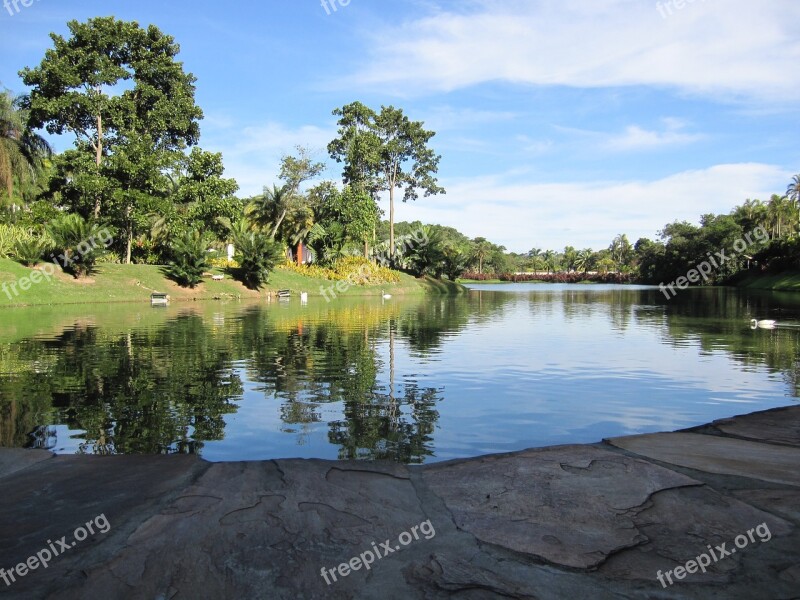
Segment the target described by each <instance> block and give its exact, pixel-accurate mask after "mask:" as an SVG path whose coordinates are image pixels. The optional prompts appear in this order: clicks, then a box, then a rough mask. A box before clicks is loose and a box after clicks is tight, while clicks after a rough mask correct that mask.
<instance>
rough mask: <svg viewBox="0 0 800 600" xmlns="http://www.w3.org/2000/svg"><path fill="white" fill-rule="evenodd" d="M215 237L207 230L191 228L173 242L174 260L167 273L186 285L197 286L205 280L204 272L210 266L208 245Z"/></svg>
mask: <svg viewBox="0 0 800 600" xmlns="http://www.w3.org/2000/svg"><path fill="white" fill-rule="evenodd" d="M213 241H214V240H213V238H212V236H211V235H209V234H208V233H207V232H202V233H201V232H200V231H199V230H198V229H190V230H189V231H186V232H185V233H184V234H183V235H182V236H180V237H178V238H177V239H176V240H174V241H173V242H172V244H171V250H172V260H171V261H170V264H169V266H168V267H167V269H166V272H167V274H168V275H169V276H170V277H172V278H173V279H174V280H175V281H177V282H178V283H179V284H180V285H182V286H184V287H186V286H188V287H191V288H193V287H196V286H197V284H199V283H200V282H201V281H202V280H203V273H204V272H205V271H207V270H208V269H209V268H210V266H211V265H210V264H209V258H208V247H209V246H210V245H211V243H213Z"/></svg>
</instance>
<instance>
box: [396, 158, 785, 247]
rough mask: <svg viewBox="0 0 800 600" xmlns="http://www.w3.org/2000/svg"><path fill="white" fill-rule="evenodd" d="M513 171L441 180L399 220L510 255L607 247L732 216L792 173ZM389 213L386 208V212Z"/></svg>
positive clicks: (749, 166)
mask: <svg viewBox="0 0 800 600" xmlns="http://www.w3.org/2000/svg"><path fill="white" fill-rule="evenodd" d="M515 177H516V176H515V175H514V174H510V173H503V174H498V175H496V176H485V177H476V178H471V179H464V180H460V181H455V182H452V181H450V182H448V181H445V182H443V185H444V186H445V188H446V189H447V194H446V195H444V196H434V197H430V198H420V199H419V200H417V201H416V202H410V203H408V204H400V203H398V204H397V212H396V217H397V219H398V220H400V221H413V220H416V219H419V220H421V221H423V222H428V223H440V224H442V225H450V226H453V227H456V228H457V229H459V230H460V231H462V232H463V233H465V234H466V235H468V236H470V237H477V236H483V237H486V238H488V239H490V240H491V241H493V242H495V243H499V244H503V245H505V246H506V247H507V248H508V249H509V250H513V251H516V252H526V251H527V250H529V249H530V248H532V247H539V248H551V249H554V250H559V249H562V248H563V247H564V246H565V245H567V244H571V245H574V246H577V247H592V248H594V249H595V250H597V249H600V248H603V247H606V246H607V245H608V244H609V243H610V242H611V240H612V239H613V238H614V236H616V235H617V234H619V233H626V234H627V235H628V237H629V238H630V239H631V241H636V240H637V239H638V238H639V237H650V238H651V239H652V238H654V237H655V235H656V232H657V231H658V230H660V229H662V228H663V227H664V225H666V224H667V223H671V222H672V221H674V220H687V221H690V222H694V223H697V222H698V221H699V217H700V215H701V214H703V213H728V212H730V210H731V209H732V208H733V207H734V206H735V205H737V204H741V203H743V202H744V201H745V200H746V199H748V198H761V199H768V198H769V196H770V195H771V194H772V193H775V192H779V191H781V190H783V189H785V187H786V182H787V181H789V180H790V179H791V173H790V172H789V171H787V170H784V169H781V168H779V167H777V166H774V165H766V164H758V163H744V164H726V165H717V166H713V167H710V168H707V169H703V170H696V171H685V172H682V173H676V174H674V175H671V176H668V177H664V178H662V179H658V180H653V181H595V182H583V183H570V184H565V183H510V181H513V180H514V178H515ZM384 208H385V207H384Z"/></svg>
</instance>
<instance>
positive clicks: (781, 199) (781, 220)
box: [767, 194, 795, 239]
mask: <svg viewBox="0 0 800 600" xmlns="http://www.w3.org/2000/svg"><path fill="white" fill-rule="evenodd" d="M794 212H795V211H794V205H793V204H792V203H791V202H790V201H789V198H787V197H786V196H778V194H772V198H770V200H769V202H768V203H767V218H768V219H769V224H770V227H771V229H772V238H773V239H775V238H779V237H781V236H782V235H783V226H784V225H785V224H787V223H788V222H791V220H792V219H793V217H794Z"/></svg>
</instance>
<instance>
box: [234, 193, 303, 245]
mask: <svg viewBox="0 0 800 600" xmlns="http://www.w3.org/2000/svg"><path fill="white" fill-rule="evenodd" d="M291 199H292V193H291V190H290V189H289V187H288V186H283V187H280V188H279V187H278V186H277V185H275V184H273V185H272V189H270V188H268V187H265V188H264V193H263V194H261V195H260V196H256V197H255V198H253V199H252V200H251V201H250V203H249V204H248V205H247V207H246V208H245V215H246V216H247V217H248V218H249V219H250V220H252V221H253V223H254V224H255V225H256V226H257V227H259V228H261V229H263V230H265V231H266V230H267V229H271V230H272V231H271V232H270V237H271V238H272V239H273V240H274V239H275V236H276V235H277V234H278V230H279V229H280V227H281V225H282V224H283V220H284V219H285V218H286V215H287V214H288V212H289V209H290V207H291V206H290V205H291V202H290V201H291Z"/></svg>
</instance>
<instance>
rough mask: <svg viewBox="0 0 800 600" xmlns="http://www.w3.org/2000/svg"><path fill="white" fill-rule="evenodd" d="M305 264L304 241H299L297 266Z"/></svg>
mask: <svg viewBox="0 0 800 600" xmlns="http://www.w3.org/2000/svg"><path fill="white" fill-rule="evenodd" d="M302 264H303V242H297V266H298V267H299V266H301V265H302Z"/></svg>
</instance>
